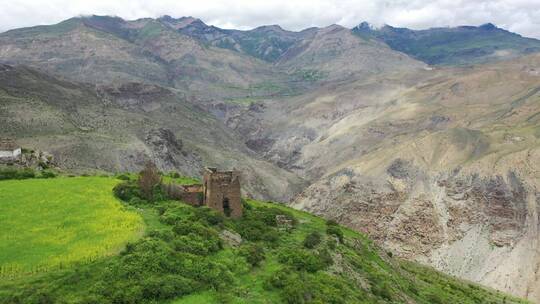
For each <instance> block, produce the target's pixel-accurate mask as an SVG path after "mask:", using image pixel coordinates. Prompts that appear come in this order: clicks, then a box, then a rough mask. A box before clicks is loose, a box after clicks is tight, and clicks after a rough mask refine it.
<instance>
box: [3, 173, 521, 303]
mask: <svg viewBox="0 0 540 304" xmlns="http://www.w3.org/2000/svg"><path fill="white" fill-rule="evenodd" d="M93 179H95V178H88V179H81V181H86V180H88V181H92V180H93ZM60 180H61V179H57V181H60ZM104 180H106V179H104ZM121 185H124V187H125V186H129V187H128V188H127V189H124V190H129V191H118V190H121V189H120V188H118V187H117V188H115V189H116V190H115V193H117V195H118V194H121V195H120V197H123V198H124V200H125V204H126V205H131V204H133V198H134V196H133V195H136V194H137V193H138V192H141V191H142V190H143V188H142V187H141V188H140V189H138V188H136V184H135V183H133V182H129V181H128V182H124V183H123V184H121ZM106 186H107V189H108V191H109V192H112V191H111V186H112V184H107V185H106ZM63 187H64V185H63V184H58V190H60V189H61V188H63ZM133 187H135V188H133ZM132 188H133V189H132ZM131 190H133V191H131ZM125 194H129V195H125ZM85 195H87V196H94V195H92V193H86V194H85ZM153 198H154V199H148V200H146V201H142V200H138V202H137V205H136V206H137V208H138V210H139V211H140V213H141V214H142V216H143V218H144V220H145V222H146V224H147V226H148V229H147V234H146V236H145V237H143V238H141V239H139V240H136V241H134V242H131V243H129V244H128V245H126V246H125V249H124V250H123V251H121V252H120V254H119V255H117V256H112V257H106V258H103V259H100V260H99V261H95V262H94V263H89V264H83V265H80V266H79V267H66V268H64V269H62V270H56V271H51V272H48V273H43V274H38V275H35V276H29V277H24V278H15V279H12V280H5V281H0V303H10V304H12V303H105V304H107V303H110V304H112V303H175V304H189V303H216V304H217V303H250V304H251V303H261V304H262V303H289V304H296V303H299V304H300V303H302V304H303V303H374V304H376V303H377V304H378V303H424V304H428V303H429V304H433V303H463V304H468V303H470V304H473V303H526V302H525V301H520V300H518V299H515V298H511V297H509V296H505V295H503V294H500V293H498V292H496V291H493V290H488V289H484V288H482V287H480V286H478V285H475V284H471V283H469V282H463V281H460V280H457V279H455V278H452V277H450V276H446V275H443V274H440V273H438V272H437V271H435V270H433V269H431V268H428V267H422V266H418V265H417V264H414V263H406V262H401V261H399V260H395V259H392V258H391V257H390V254H388V253H383V252H382V251H381V250H380V249H379V248H377V246H376V245H375V244H373V242H371V241H370V240H369V239H368V238H367V237H365V236H364V235H362V234H359V233H357V232H354V231H352V230H350V229H347V228H344V227H341V226H339V225H338V224H337V223H336V222H333V221H325V220H324V219H322V218H319V217H316V216H313V215H310V214H308V213H305V212H301V211H297V210H293V209H290V208H287V207H285V206H282V205H279V204H273V203H264V202H260V201H255V200H246V201H244V202H243V204H244V215H243V217H242V218H240V219H230V218H227V217H224V216H223V215H221V214H219V213H217V212H216V211H214V210H211V209H209V208H207V207H198V208H195V207H191V206H189V205H186V204H183V203H182V202H178V201H170V200H167V199H166V198H164V197H163V196H160V195H154V196H153ZM225 232H226V234H228V235H231V234H239V235H240V236H241V238H242V242H241V243H238V242H237V241H235V242H231V238H224V237H223V235H224V233H225Z"/></svg>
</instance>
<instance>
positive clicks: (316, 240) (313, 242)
mask: <svg viewBox="0 0 540 304" xmlns="http://www.w3.org/2000/svg"><path fill="white" fill-rule="evenodd" d="M320 243H321V234H320V233H319V232H318V231H313V232H311V233H310V234H308V235H306V238H305V239H304V243H303V244H304V247H306V248H309V249H313V248H315V247H316V246H317V245H319V244H320Z"/></svg>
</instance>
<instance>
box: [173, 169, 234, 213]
mask: <svg viewBox="0 0 540 304" xmlns="http://www.w3.org/2000/svg"><path fill="white" fill-rule="evenodd" d="M164 187H165V190H166V191H167V193H168V194H169V196H170V197H172V198H174V199H179V200H182V201H184V202H186V203H188V204H190V205H193V206H208V207H210V208H212V209H214V210H217V211H218V212H220V213H221V214H224V215H225V216H229V217H232V218H239V217H241V216H242V200H241V192H240V174H239V172H236V171H218V170H217V169H216V168H205V171H204V175H203V184H202V185H200V184H193V185H174V184H169V185H165V186H164Z"/></svg>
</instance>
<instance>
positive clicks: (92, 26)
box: [0, 16, 283, 97]
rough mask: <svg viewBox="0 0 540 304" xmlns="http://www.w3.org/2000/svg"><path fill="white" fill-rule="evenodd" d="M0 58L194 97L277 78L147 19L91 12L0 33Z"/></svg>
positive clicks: (258, 64)
mask: <svg viewBox="0 0 540 304" xmlns="http://www.w3.org/2000/svg"><path fill="white" fill-rule="evenodd" d="M0 61H3V62H5V63H8V64H27V65H31V66H33V67H37V68H40V69H41V70H43V71H46V72H52V73H53V74H55V75H61V76H64V77H67V78H69V79H74V80H77V81H83V82H90V83H110V82H114V83H123V82H129V81H137V82H142V81H144V82H151V83H156V84H160V85H164V86H169V87H175V88H177V89H180V90H182V91H184V92H186V94H189V93H191V94H196V95H197V96H199V97H205V96H206V97H214V96H216V95H217V96H219V97H224V96H229V95H232V96H235V95H238V94H245V93H246V91H247V89H248V88H249V86H250V85H253V84H258V83H261V82H262V83H264V82H265V81H267V80H269V79H274V78H276V77H277V78H280V77H282V76H283V75H281V74H280V73H277V72H275V71H274V70H273V69H272V67H271V66H270V65H268V64H266V63H264V62H262V61H261V60H257V59H255V58H253V57H250V56H246V55H242V54H240V53H237V52H233V51H230V50H226V49H223V48H217V47H212V46H204V45H203V44H201V43H200V42H199V41H197V40H195V39H193V38H191V37H189V36H186V35H183V34H180V33H179V32H177V31H175V30H174V29H172V28H169V27H167V26H165V25H163V24H161V23H160V22H158V21H156V20H153V19H140V20H135V21H124V20H122V19H120V18H113V17H106V16H91V17H80V18H72V19H69V20H66V21H64V22H61V23H59V24H56V25H51V26H38V27H32V28H23V29H16V30H12V31H8V32H6V33H3V34H0Z"/></svg>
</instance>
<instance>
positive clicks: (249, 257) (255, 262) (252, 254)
mask: <svg viewBox="0 0 540 304" xmlns="http://www.w3.org/2000/svg"><path fill="white" fill-rule="evenodd" d="M239 253H240V255H241V256H243V257H244V258H245V259H246V261H247V262H248V263H249V264H250V265H251V266H253V267H255V266H259V264H260V263H261V262H262V261H264V258H265V256H264V248H263V247H262V246H261V245H259V244H246V245H243V246H242V247H240V252H239Z"/></svg>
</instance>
